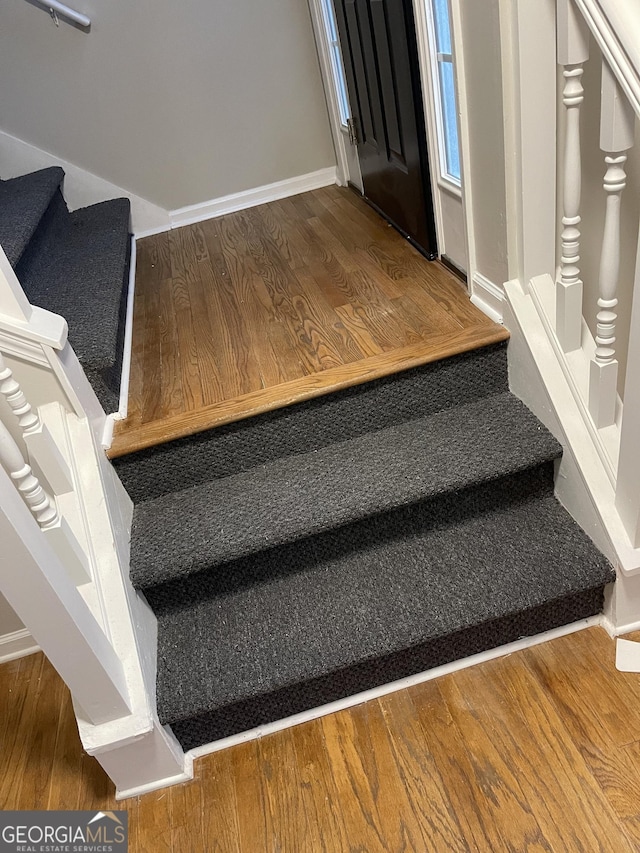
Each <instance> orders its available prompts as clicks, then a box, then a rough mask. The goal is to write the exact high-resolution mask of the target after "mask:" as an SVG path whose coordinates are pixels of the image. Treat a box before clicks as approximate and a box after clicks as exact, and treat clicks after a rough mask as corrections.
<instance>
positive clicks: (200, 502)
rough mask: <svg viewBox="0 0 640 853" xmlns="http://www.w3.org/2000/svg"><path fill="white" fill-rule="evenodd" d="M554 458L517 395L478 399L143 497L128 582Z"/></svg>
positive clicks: (554, 446)
mask: <svg viewBox="0 0 640 853" xmlns="http://www.w3.org/2000/svg"><path fill="white" fill-rule="evenodd" d="M561 453H562V448H561V447H560V445H559V444H558V443H557V442H556V440H555V439H554V438H553V437H552V436H551V434H550V433H549V432H547V430H545V429H544V428H543V427H542V425H541V424H540V422H539V421H538V420H537V418H535V416H534V415H533V414H532V413H531V412H530V411H529V410H528V409H527V408H526V406H525V405H524V404H523V403H522V402H520V400H518V399H517V398H516V397H514V396H513V395H511V394H509V393H503V394H499V395H496V396H493V397H488V398H484V399H483V400H481V401H477V402H474V403H469V404H467V405H464V406H458V407H455V408H453V409H448V410H445V411H442V412H439V413H436V414H434V415H431V416H430V417H428V418H423V419H418V420H413V421H408V422H405V423H403V424H399V425H397V426H394V427H390V428H387V429H384V430H379V431H378V432H375V433H368V434H367V435H365V436H360V437H357V438H354V439H350V440H349V441H345V442H339V443H336V444H333V445H330V446H329V447H327V448H323V449H321V450H318V451H315V452H312V453H306V454H300V455H297V456H290V457H285V458H283V459H279V460H276V461H274V462H270V463H267V464H266V465H263V466H260V467H257V468H254V469H252V470H250V471H246V472H243V473H241V474H236V475H234V476H232V477H228V478H225V479H221V480H215V481H213V482H210V483H207V484H204V485H201V486H197V487H194V488H191V489H188V490H185V491H181V492H176V493H173V494H171V495H166V496H163V497H162V498H158V499H156V500H153V501H148V502H145V503H142V504H139V505H138V506H137V507H136V509H135V515H134V524H133V534H132V552H131V553H132V559H131V578H132V581H133V583H134V585H135V586H138V587H141V588H144V587H145V586H150V585H153V584H157V583H162V582H165V581H167V580H170V579H172V578H175V577H179V576H184V575H187V574H191V573H194V572H198V571H201V570H203V569H207V568H213V567H215V566H217V565H220V564H222V563H226V562H229V561H231V560H236V559H238V558H240V557H244V556H247V555H249V554H251V553H254V552H256V551H260V550H262V549H264V548H271V547H274V546H279V545H282V544H284V543H287V542H291V541H295V540H297V539H300V538H302V537H305V536H311V535H314V534H317V533H320V532H323V531H327V530H331V529H333V528H336V527H341V526H343V525H346V524H350V523H352V522H354V521H358V520H359V519H362V518H366V517H369V516H373V515H377V514H380V513H383V512H388V511H390V510H393V509H395V508H397V507H401V506H405V505H407V504H411V503H415V502H417V501H423V500H429V499H433V498H435V497H437V496H438V495H440V494H443V493H445V492H451V491H460V490H462V489H465V488H467V487H468V486H469V485H471V484H475V483H481V482H486V481H489V480H497V479H499V478H501V477H504V476H506V475H508V474H510V473H513V472H516V471H520V470H523V469H526V468H530V467H534V466H536V465H539V464H541V463H543V462H546V461H549V460H553V459H556V458H558V457H559V456H560V455H561Z"/></svg>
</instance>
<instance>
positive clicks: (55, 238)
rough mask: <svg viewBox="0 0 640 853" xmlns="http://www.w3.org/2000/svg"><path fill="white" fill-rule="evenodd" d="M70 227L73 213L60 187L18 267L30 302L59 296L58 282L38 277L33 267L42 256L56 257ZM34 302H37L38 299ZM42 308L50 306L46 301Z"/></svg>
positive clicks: (17, 271)
mask: <svg viewBox="0 0 640 853" xmlns="http://www.w3.org/2000/svg"><path fill="white" fill-rule="evenodd" d="M70 227H71V214H70V213H69V209H68V208H67V205H66V202H65V200H64V198H63V195H62V191H61V190H60V189H57V190H56V192H55V193H54V195H53V198H52V199H51V202H50V203H49V206H48V207H47V209H46V210H45V212H44V214H43V216H42V219H41V220H40V223H39V225H38V227H37V229H36V230H35V232H34V234H33V236H32V238H31V240H30V241H29V244H28V245H27V246H26V247H25V249H24V252H23V253H22V255H21V257H20V260H19V261H18V263H17V264H16V267H15V273H16V275H17V276H18V280H19V281H20V284H22V288H23V290H24V291H25V293H26V294H27V297H29V300H30V301H32V300H35V299H41V300H43V301H44V302H52V301H54V300H55V299H56V295H57V287H56V284H57V283H56V282H54V281H51V280H50V279H48V278H47V277H46V276H44V277H43V278H42V279H41V280H39V281H38V280H35V276H34V275H33V274H32V273H31V270H32V268H33V267H34V266H36V265H38V264H39V263H40V260H39V259H40V258H41V257H42V258H52V257H53V256H54V255H55V254H57V252H58V251H59V244H60V242H61V241H63V240H64V239H65V237H66V235H67V232H68V231H69V228H70ZM34 304H36V303H35V302H34ZM39 307H40V308H46V307H47V306H46V305H44V304H43V305H40V306H39ZM47 310H48V311H51V310H52V309H51V308H47Z"/></svg>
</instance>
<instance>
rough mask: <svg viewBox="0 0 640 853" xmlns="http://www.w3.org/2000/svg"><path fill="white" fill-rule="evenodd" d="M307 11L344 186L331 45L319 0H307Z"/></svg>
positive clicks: (339, 178)
mask: <svg viewBox="0 0 640 853" xmlns="http://www.w3.org/2000/svg"><path fill="white" fill-rule="evenodd" d="M309 11H310V13H311V23H312V26H313V34H314V37H315V40H316V48H317V50H318V60H319V64H320V74H321V76H322V82H323V84H324V94H325V98H326V101H327V112H328V114H329V124H330V126H331V135H332V136H333V145H334V148H335V152H336V159H337V161H338V165H337V167H336V176H337V181H338V182H339V183H340V184H342V185H343V186H345V185H346V184H347V181H348V180H349V177H350V176H349V158H348V156H347V144H346V142H345V138H344V134H343V132H342V128H343V125H342V121H341V118H340V105H339V101H338V93H337V92H336V87H335V81H334V77H333V62H332V57H331V45H330V44H329V38H328V33H327V26H326V24H325V21H324V12H323V9H322V5H321V3H320V2H319V0H309Z"/></svg>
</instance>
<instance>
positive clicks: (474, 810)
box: [0, 628, 640, 853]
mask: <svg viewBox="0 0 640 853" xmlns="http://www.w3.org/2000/svg"><path fill="white" fill-rule="evenodd" d="M639 638H640V637H639V636H636V637H633V636H632V637H631V639H639ZM614 649H615V645H614V643H613V641H612V640H611V639H609V637H608V636H607V635H606V634H605V633H604V632H603V631H602V630H601V629H600V628H591V629H588V630H586V631H582V632H580V633H577V634H572V635H570V636H567V637H564V638H561V639H558V640H554V641H552V642H550V643H546V644H544V645H541V646H536V647H534V648H532V649H529V650H527V651H524V652H518V653H516V654H513V655H510V656H508V657H505V658H501V659H499V660H495V661H491V662H489V663H485V664H482V665H479V666H476V667H474V668H472V669H467V670H462V671H460V672H457V673H454V674H452V675H448V676H445V677H443V678H440V679H438V680H435V681H430V682H427V683H425V684H421V685H417V686H414V687H412V688H410V689H408V690H403V691H400V692H397V693H393V694H390V695H388V696H386V697H383V698H381V699H379V700H374V701H371V702H368V703H366V704H363V705H360V706H358V707H356V708H353V709H351V710H348V711H342V712H340V713H338V714H334V715H331V716H327V717H324V718H322V719H319V720H315V721H313V722H310V723H305V724H303V725H300V726H297V727H295V728H292V729H287V730H285V731H282V732H279V733H276V734H273V735H269V736H268V737H264V738H262V739H260V740H258V741H250V742H247V743H244V744H241V745H239V746H236V747H233V748H231V749H228V750H226V751H223V752H219V753H216V754H214V755H210V756H207V757H205V758H202V759H199V760H198V761H197V762H196V779H195V780H194V781H193V782H191V783H188V784H186V785H181V786H178V787H175V788H171V789H168V790H165V791H160V792H158V793H155V794H149V795H146V796H144V797H140V798H137V799H134V800H128V801H125V802H124V803H120V804H116V802H115V800H114V798H113V791H112V788H111V785H110V783H109V782H108V780H107V779H106V777H105V776H104V774H103V773H102V771H101V769H100V767H99V766H98V765H97V763H96V762H95V761H94V760H93V759H91V758H88V757H87V756H86V755H84V754H83V753H82V751H81V748H80V745H79V741H78V736H77V732H76V729H75V721H74V718H73V715H72V711H71V705H70V701H69V696H68V693H67V691H66V689H65V688H64V686H63V685H62V682H61V681H60V679H59V678H58V676H57V675H56V674H55V672H54V671H53V670H52V668H51V667H50V666H49V664H48V663H47V661H46V660H45V659H44V658H43V657H42V655H34V656H31V657H27V658H23V659H22V660H20V661H15V662H12V663H8V664H4V665H3V666H1V667H0V746H1V752H0V808H1V809H29V808H49V809H54V808H64V809H75V808H87V809H101V810H103V811H104V810H107V809H113V808H125V809H127V810H128V812H129V825H130V834H131V846H130V849H131V851H132V853H138V852H139V853H142V851H149V853H158V851H175V853H200V851H207V853H209V851H219V853H263V851H264V853H267V851H268V853H276V851H278V853H349V851H352V853H356V851H358V853H365V852H366V853H378V851H380V853H383V851H384V853H389V851H407V853H414V851H415V852H416V853H423V851H434V853H444V851H447V853H448V851H465V850H467V851H471V850H473V851H480V853H497V851H502V850H505V851H506V850H512V851H533V850H540V851H542V850H546V851H554V853H565V851H566V853H574V851H585V852H586V851H588V853H591V851H596V850H599V851H611V852H612V853H623V851H632V850H639V849H640V795H639V794H638V791H640V676H638V675H632V674H626V673H620V672H617V671H616V669H615V667H614Z"/></svg>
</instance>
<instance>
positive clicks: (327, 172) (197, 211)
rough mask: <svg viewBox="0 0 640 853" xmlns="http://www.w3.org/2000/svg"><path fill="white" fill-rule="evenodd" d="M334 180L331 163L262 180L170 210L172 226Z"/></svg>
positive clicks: (289, 194)
mask: <svg viewBox="0 0 640 853" xmlns="http://www.w3.org/2000/svg"><path fill="white" fill-rule="evenodd" d="M336 181H337V172H336V167H335V166H331V167H330V168H328V169H319V170H318V171H317V172H309V174H307V175H298V176H297V177H295V178H287V179H286V180H285V181H277V182H276V183H275V184H265V186H263V187H255V188H254V189H251V190H244V191H243V192H239V193H233V194H232V195H226V196H222V197H221V198H214V199H211V200H210V201H204V202H201V203H200V204H190V205H188V206H187V207H180V208H178V209H177V210H171V211H169V219H170V222H171V227H172V228H179V227H181V226H182V225H191V224H192V223H194V222H202V221H203V220H205V219H214V218H215V217H216V216H224V214H225V213H234V212H235V211H236V210H246V209H247V208H249V207H256V206H257V205H259V204H267V202H270V201H277V199H279V198H288V197H289V196H292V195H298V193H305V192H309V191H310V190H317V189H320V187H328V186H331V185H332V184H335V183H336ZM145 236H146V235H145Z"/></svg>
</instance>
